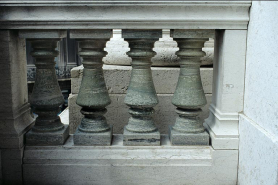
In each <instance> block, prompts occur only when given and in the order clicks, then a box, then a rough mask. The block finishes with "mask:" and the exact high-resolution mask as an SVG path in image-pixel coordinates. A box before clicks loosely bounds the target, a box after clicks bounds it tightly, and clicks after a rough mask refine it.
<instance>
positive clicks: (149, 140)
mask: <svg viewBox="0 0 278 185" xmlns="http://www.w3.org/2000/svg"><path fill="white" fill-rule="evenodd" d="M128 141H132V142H148V143H155V142H159V141H160V139H155V138H151V139H129V140H128Z"/></svg>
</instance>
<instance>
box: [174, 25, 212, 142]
mask: <svg viewBox="0 0 278 185" xmlns="http://www.w3.org/2000/svg"><path fill="white" fill-rule="evenodd" d="M213 34H214V30H171V36H172V37H173V39H174V40H175V41H176V42H177V43H178V47H179V51H177V52H176V54H177V55H178V56H179V57H180V61H179V63H180V75H179V80H178V84H177V87H176V90H175V93H174V96H173V99H172V103H173V104H174V105H175V106H176V107H177V109H176V112H177V114H178V117H177V118H176V122H175V124H174V125H173V126H170V131H169V132H170V133H169V134H170V140H171V143H172V145H208V144H209V135H208V133H207V132H206V131H205V129H204V126H203V123H201V122H200V119H199V117H198V116H199V114H200V113H201V111H202V110H201V108H202V107H203V106H204V105H206V104H207V101H206V97H205V93H204V90H203V86H202V82H201V76H200V65H201V60H200V58H201V57H203V56H205V52H203V51H202V48H203V47H204V43H205V42H206V41H208V40H209V38H210V37H211V35H213Z"/></svg>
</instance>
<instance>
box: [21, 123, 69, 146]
mask: <svg viewBox="0 0 278 185" xmlns="http://www.w3.org/2000/svg"><path fill="white" fill-rule="evenodd" d="M68 136H69V126H68V125H64V128H63V129H62V130H59V131H52V132H35V131H33V130H32V129H31V130H30V131H29V132H28V133H27V134H26V145H29V146H52V145H63V144H64V143H65V141H66V139H67V138H68Z"/></svg>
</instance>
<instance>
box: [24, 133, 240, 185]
mask: <svg viewBox="0 0 278 185" xmlns="http://www.w3.org/2000/svg"><path fill="white" fill-rule="evenodd" d="M23 162H24V165H23V176H24V178H23V179H24V183H25V184H28V185H29V184H30V185H32V184H41V185H45V184H67V185H73V184H74V185H76V184H84V185H87V184H88V185H89V184H94V185H112V184H113V185H130V184H132V185H142V184H151V185H169V184H171V185H181V184H184V183H186V184H194V185H219V184H221V185H222V184H223V185H224V184H225V185H235V184H236V182H237V164H238V151H237V150H214V149H213V148H212V147H210V146H184V147H182V146H171V144H170V141H169V137H168V136H167V135H162V137H161V146H123V138H122V135H114V137H113V142H112V145H111V146H86V147H84V146H74V144H73V139H72V136H71V137H70V138H69V140H68V141H67V143H66V144H65V145H63V146H53V147H39V146H38V147H32V146H27V147H26V149H25V151H24V159H23Z"/></svg>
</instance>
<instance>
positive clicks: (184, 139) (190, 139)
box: [169, 126, 209, 145]
mask: <svg viewBox="0 0 278 185" xmlns="http://www.w3.org/2000/svg"><path fill="white" fill-rule="evenodd" d="M169 136H170V141H171V144H172V145H209V134H208V133H207V132H206V131H205V132H202V133H196V134H194V133H182V132H178V131H176V130H174V129H173V128H172V126H169Z"/></svg>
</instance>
